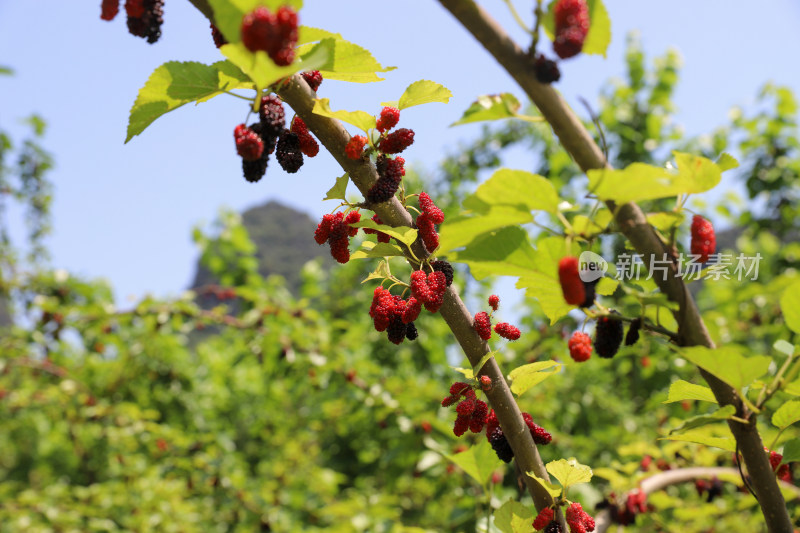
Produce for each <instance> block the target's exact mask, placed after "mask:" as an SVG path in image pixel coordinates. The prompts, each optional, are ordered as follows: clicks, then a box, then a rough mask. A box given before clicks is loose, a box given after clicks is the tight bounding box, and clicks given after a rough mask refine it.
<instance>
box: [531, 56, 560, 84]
mask: <svg viewBox="0 0 800 533" xmlns="http://www.w3.org/2000/svg"><path fill="white" fill-rule="evenodd" d="M533 73H534V75H535V76H536V80H537V81H538V82H539V83H555V82H557V81H558V80H559V79H561V72H560V71H559V70H558V63H556V62H555V61H553V60H552V59H547V58H546V57H545V56H544V54H539V55H537V56H536V60H535V61H534V63H533Z"/></svg>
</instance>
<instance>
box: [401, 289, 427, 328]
mask: <svg viewBox="0 0 800 533" xmlns="http://www.w3.org/2000/svg"><path fill="white" fill-rule="evenodd" d="M421 311H422V302H420V301H419V300H417V299H416V298H414V297H413V296H412V297H411V298H409V299H408V302H407V303H406V308H405V309H404V310H403V322H405V323H406V324H410V323H411V322H414V321H415V320H416V319H417V317H419V314H420V312H421Z"/></svg>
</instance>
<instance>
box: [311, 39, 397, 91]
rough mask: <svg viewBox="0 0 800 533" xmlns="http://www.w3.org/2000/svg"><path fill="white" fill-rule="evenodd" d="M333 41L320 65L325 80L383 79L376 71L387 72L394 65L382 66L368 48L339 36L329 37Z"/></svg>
mask: <svg viewBox="0 0 800 533" xmlns="http://www.w3.org/2000/svg"><path fill="white" fill-rule="evenodd" d="M325 40H328V39H323V41H325ZM330 40H332V41H333V48H332V54H331V55H330V56H329V57H328V61H327V62H325V64H323V65H322V66H320V67H319V68H318V69H317V70H319V71H320V73H321V74H322V77H323V78H324V79H326V80H339V81H349V82H354V83H370V82H374V81H383V79H384V78H380V77H378V75H377V74H376V73H377V72H389V71H391V70H394V69H395V67H384V66H382V65H381V64H380V63H379V62H378V61H376V60H375V58H374V57H373V56H372V54H371V53H370V52H369V50H367V49H365V48H362V47H361V46H358V45H357V44H355V43H351V42H350V41H346V40H344V39H341V38H337V39H330ZM308 47H309V45H308V44H304V45H303V46H301V47H300V48H299V49H298V53H302V52H305V51H306V50H307V49H308Z"/></svg>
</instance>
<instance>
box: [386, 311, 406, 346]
mask: <svg viewBox="0 0 800 533" xmlns="http://www.w3.org/2000/svg"><path fill="white" fill-rule="evenodd" d="M407 333H408V325H407V324H404V323H403V320H402V319H401V318H400V317H399V316H396V315H395V317H394V318H392V321H391V322H389V327H388V328H386V334H387V335H388V337H389V340H390V341H392V342H393V343H395V344H400V343H401V342H403V340H405V338H406V334H407Z"/></svg>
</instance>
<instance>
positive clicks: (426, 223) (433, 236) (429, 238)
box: [416, 213, 439, 253]
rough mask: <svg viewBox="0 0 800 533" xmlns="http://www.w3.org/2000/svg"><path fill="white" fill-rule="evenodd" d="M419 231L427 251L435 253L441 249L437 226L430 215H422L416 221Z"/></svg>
mask: <svg viewBox="0 0 800 533" xmlns="http://www.w3.org/2000/svg"><path fill="white" fill-rule="evenodd" d="M416 224H417V229H418V230H419V238H420V239H421V240H422V244H424V245H425V249H426V250H428V252H431V253H433V252H434V251H435V250H436V249H437V248H438V247H439V234H438V233H437V232H436V226H435V225H434V223H433V220H431V218H430V216H428V213H420V214H419V216H417V220H416Z"/></svg>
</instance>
